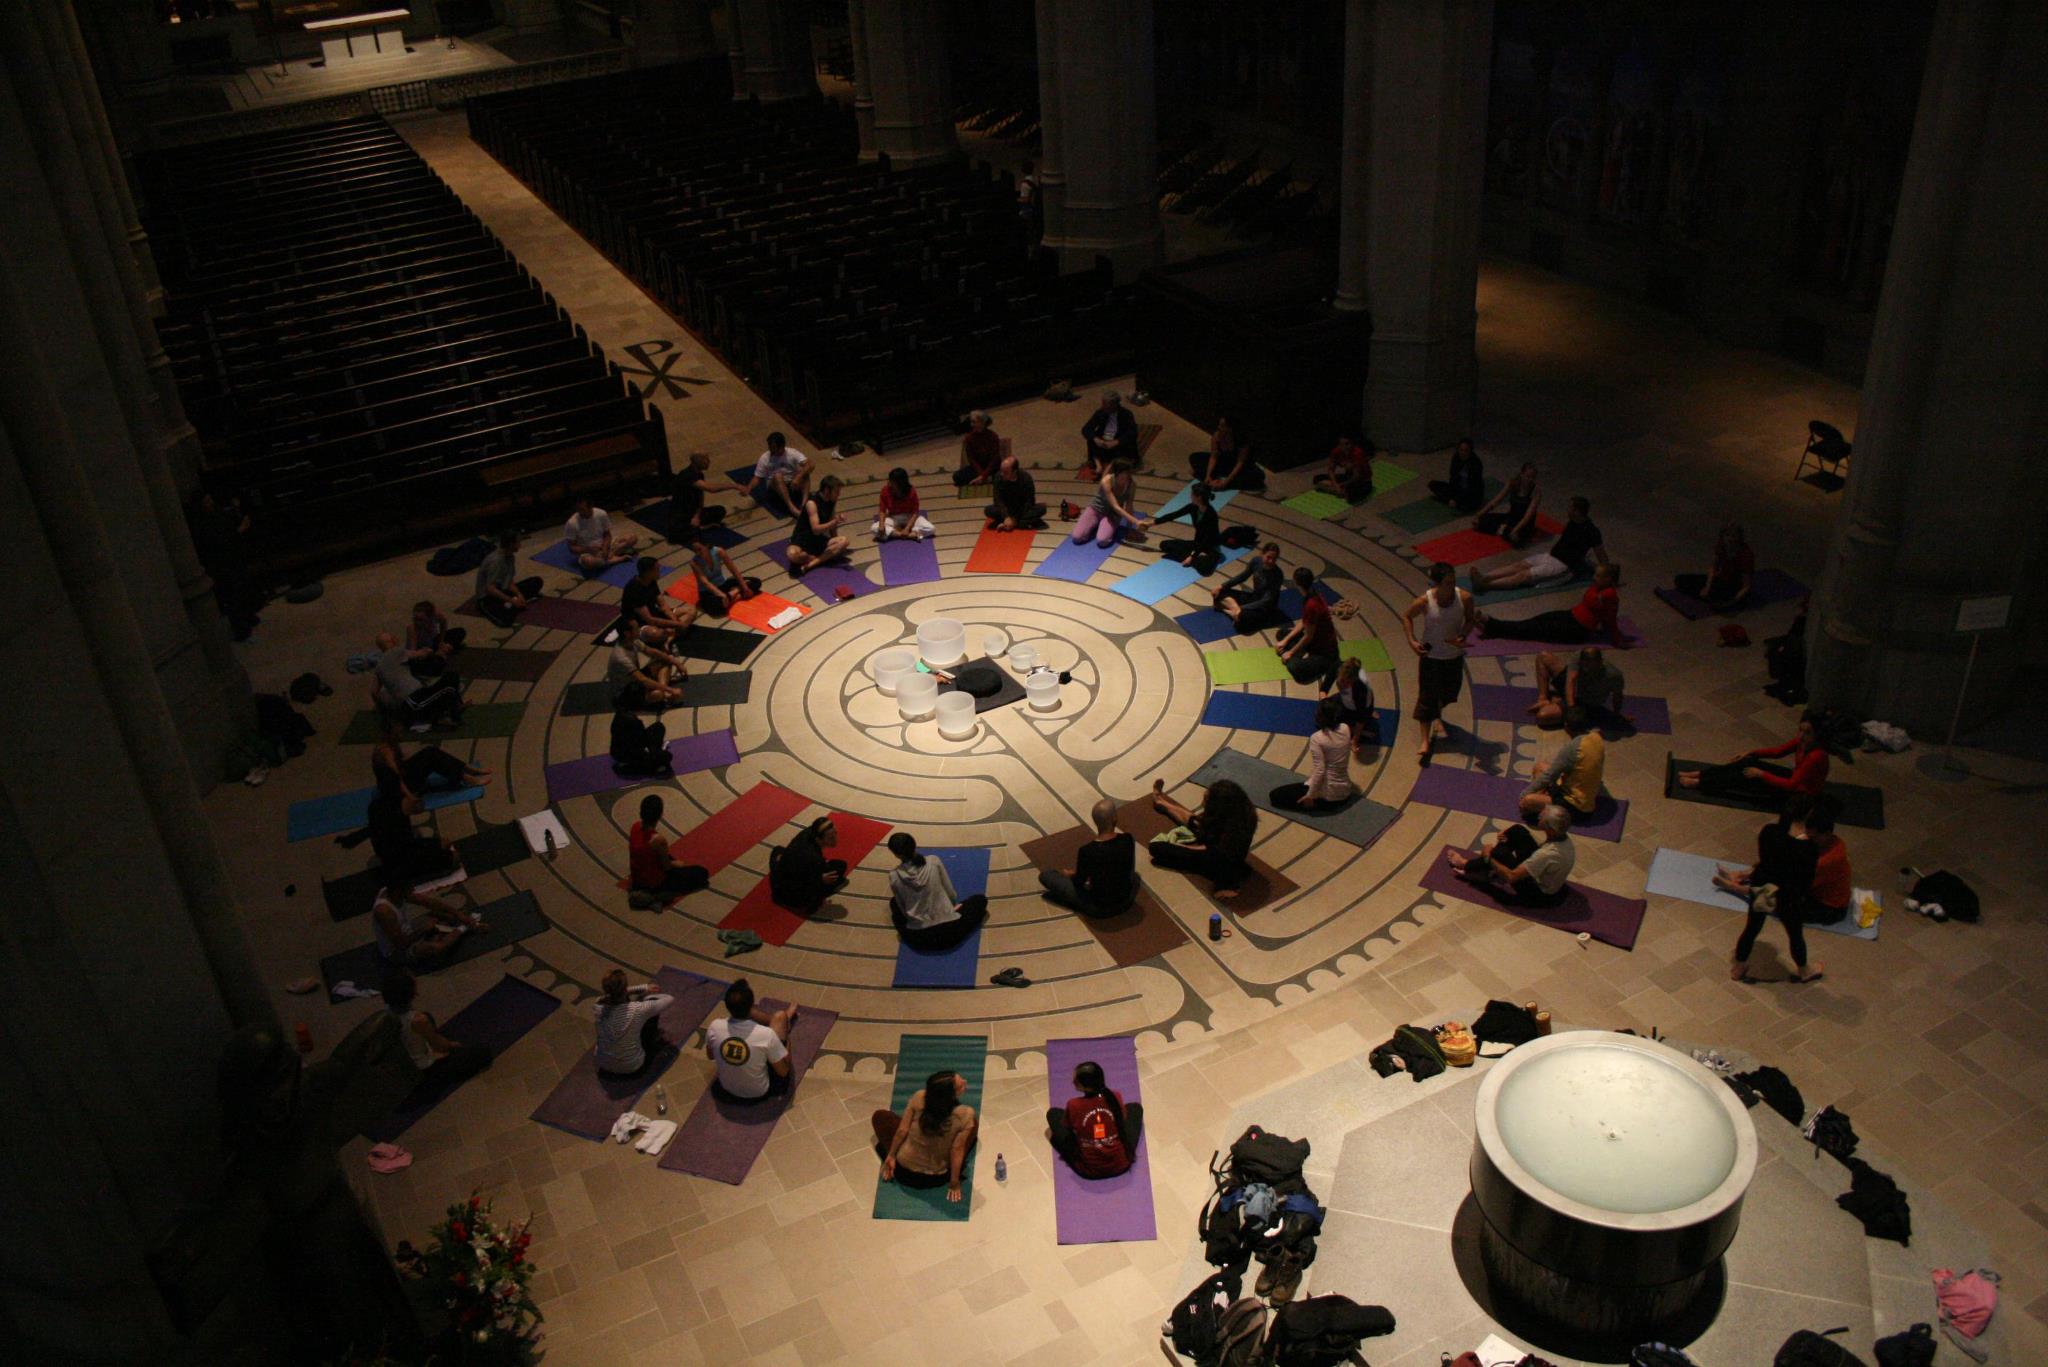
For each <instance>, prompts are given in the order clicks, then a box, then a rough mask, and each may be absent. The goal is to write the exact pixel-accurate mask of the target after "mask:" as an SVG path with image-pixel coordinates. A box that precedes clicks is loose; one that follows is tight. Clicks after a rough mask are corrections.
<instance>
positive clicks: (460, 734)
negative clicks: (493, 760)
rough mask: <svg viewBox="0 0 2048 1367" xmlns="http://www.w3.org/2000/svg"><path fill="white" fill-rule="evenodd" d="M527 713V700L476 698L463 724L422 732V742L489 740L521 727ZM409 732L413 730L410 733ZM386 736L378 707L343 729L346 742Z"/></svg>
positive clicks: (368, 741) (374, 740) (365, 742)
mask: <svg viewBox="0 0 2048 1367" xmlns="http://www.w3.org/2000/svg"><path fill="white" fill-rule="evenodd" d="M525 714H526V704H525V703H523V702H473V703H471V704H470V705H469V706H467V707H465V708H463V709H462V724H461V725H460V726H455V727H451V728H449V729H447V730H445V731H444V730H442V729H440V728H439V727H436V728H435V729H433V730H432V731H422V732H419V733H418V736H419V744H421V745H434V744H439V743H440V742H441V741H444V740H486V739H490V738H493V737H499V736H509V735H511V734H512V733H513V732H514V731H517V730H518V729H519V719H520V718H521V717H522V716H524V715H525ZM406 734H407V735H408V736H411V735H413V733H412V732H410V731H408V732H407V733H406ZM382 739H384V719H383V718H382V717H381V716H379V715H378V713H377V711H376V709H374V708H365V709H364V710H363V711H361V712H358V713H356V714H355V716H353V717H351V718H349V723H348V726H347V727H346V728H345V729H344V730H343V731H342V733H341V740H340V741H339V742H338V743H339V744H342V745H375V744H376V743H377V742H378V741H380V740H382Z"/></svg>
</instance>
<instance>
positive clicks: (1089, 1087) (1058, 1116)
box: [1045, 1062, 1145, 1178]
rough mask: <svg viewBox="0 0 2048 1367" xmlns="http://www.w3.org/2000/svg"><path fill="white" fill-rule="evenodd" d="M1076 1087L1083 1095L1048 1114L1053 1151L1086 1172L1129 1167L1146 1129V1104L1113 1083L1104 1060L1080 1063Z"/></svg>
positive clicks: (1111, 1172)
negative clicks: (1128, 1097)
mask: <svg viewBox="0 0 2048 1367" xmlns="http://www.w3.org/2000/svg"><path fill="white" fill-rule="evenodd" d="M1074 1090H1075V1091H1076V1092H1078V1093H1079V1094H1080V1095H1078V1096H1075V1097H1071V1098H1069V1099H1068V1101H1067V1103H1066V1105H1064V1106H1054V1107H1052V1108H1050V1109H1049V1110H1047V1111H1046V1113H1045V1134H1046V1138H1048V1139H1050V1140H1051V1141H1052V1147H1053V1152H1054V1153H1057V1154H1058V1155H1059V1156H1060V1157H1061V1158H1064V1159H1065V1160H1066V1161H1067V1166H1068V1167H1070V1168H1072V1169H1073V1170H1074V1171H1075V1172H1077V1173H1079V1174H1080V1175H1081V1176H1083V1177H1087V1178H1103V1177H1115V1176H1117V1175H1118V1174H1119V1173H1125V1172H1129V1171H1130V1170H1131V1164H1132V1163H1133V1162H1134V1161H1135V1160H1136V1158H1137V1154H1138V1140H1139V1138H1140V1137H1141V1136H1142V1135H1143V1134H1144V1132H1145V1108H1144V1107H1143V1106H1141V1105H1139V1104H1138V1103H1137V1102H1135V1101H1129V1102H1127V1101H1125V1100H1124V1098H1123V1094H1122V1093H1120V1092H1118V1091H1116V1090H1115V1089H1113V1088H1112V1087H1110V1085H1109V1081H1108V1079H1107V1078H1105V1077H1104V1076H1103V1074H1102V1065H1101V1064H1099V1063H1094V1062H1089V1063H1081V1064H1077V1065H1075V1067H1074Z"/></svg>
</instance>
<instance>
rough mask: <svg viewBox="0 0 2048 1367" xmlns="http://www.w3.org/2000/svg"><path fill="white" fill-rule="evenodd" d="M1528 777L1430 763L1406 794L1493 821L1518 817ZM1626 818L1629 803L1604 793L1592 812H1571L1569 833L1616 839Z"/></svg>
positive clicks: (1410, 799) (1517, 818)
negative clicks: (1586, 813) (1587, 814)
mask: <svg viewBox="0 0 2048 1367" xmlns="http://www.w3.org/2000/svg"><path fill="white" fill-rule="evenodd" d="M1527 791H1529V781H1528V780H1527V779H1524V778H1509V777H1506V776H1504V775H1500V774H1482V773H1480V772H1479V771H1478V770H1477V769H1451V768H1447V767H1445V766H1444V765H1441V764H1432V765H1431V766H1429V768H1427V769H1424V770H1423V771H1422V772H1421V773H1420V774H1418V775H1417V776H1416V779H1415V787H1414V789H1413V791H1411V792H1410V793H1409V794H1408V801H1410V802H1424V803H1427V804H1429V805H1430V806H1432V807H1448V808H1450V809H1451V810H1452V811H1454V812H1470V813H1472V814H1473V815H1474V816H1490V817H1492V818H1493V819H1494V820H1496V821H1520V820H1521V819H1522V816H1521V801H1522V794H1523V793H1526V792H1527ZM1627 821H1628V804H1627V803H1626V802H1616V801H1615V800H1614V799H1613V798H1612V797H1609V796H1608V795H1607V794H1606V793H1602V794H1601V795H1600V800H1599V801H1598V802H1596V803H1595V804H1594V805H1593V815H1592V816H1590V817H1586V816H1581V815H1580V814H1579V813H1577V812H1574V813H1572V834H1573V835H1574V836H1584V837H1586V839H1588V840H1619V839H1621V828H1622V826H1623V825H1624V824H1625V823H1626V822H1627Z"/></svg>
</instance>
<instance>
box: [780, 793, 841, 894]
mask: <svg viewBox="0 0 2048 1367" xmlns="http://www.w3.org/2000/svg"><path fill="white" fill-rule="evenodd" d="M838 843H839V828H838V827H836V826H834V825H833V824H832V818H831V817H829V816H821V817H819V818H818V819H817V820H816V821H813V822H812V823H811V824H810V825H808V826H806V827H804V828H803V829H802V830H800V831H798V832H797V833H796V835H795V836H793V837H792V838H791V839H790V842H789V844H788V845H787V846H785V847H783V848H782V849H776V850H770V851H769V852H768V892H769V895H770V896H772V897H773V898H774V899H775V904H776V905H777V906H779V907H782V908H784V909H785V910H788V911H797V912H803V913H805V914H806V915H808V914H809V913H811V912H813V911H816V910H817V909H818V908H819V907H820V906H822V905H823V904H824V901H825V899H826V898H827V897H830V896H831V895H832V894H833V893H835V892H837V891H839V890H840V889H841V888H843V887H845V886H846V861H845V860H843V859H828V858H826V857H825V851H826V850H829V849H831V848H832V847H833V846H835V845H837V844H838Z"/></svg>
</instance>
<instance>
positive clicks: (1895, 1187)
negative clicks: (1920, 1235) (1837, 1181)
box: [1835, 1158, 1913, 1245]
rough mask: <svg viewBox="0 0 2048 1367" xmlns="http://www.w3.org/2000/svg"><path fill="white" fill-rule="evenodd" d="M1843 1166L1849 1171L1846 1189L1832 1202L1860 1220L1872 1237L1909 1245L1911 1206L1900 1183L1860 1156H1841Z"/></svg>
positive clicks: (1911, 1227)
mask: <svg viewBox="0 0 2048 1367" xmlns="http://www.w3.org/2000/svg"><path fill="white" fill-rule="evenodd" d="M1842 1166H1843V1167H1845V1168H1847V1169H1848V1170H1849V1189H1848V1190H1847V1191H1845V1192H1843V1193H1842V1194H1841V1195H1840V1196H1837V1197H1836V1198H1835V1204H1836V1205H1838V1206H1840V1207H1841V1208H1842V1209H1843V1210H1846V1211H1848V1212H1849V1213H1850V1214H1851V1215H1853V1216H1855V1217H1856V1218H1857V1219H1859V1220H1861V1221H1862V1222H1863V1232H1864V1233H1865V1234H1868V1235H1869V1236H1870V1237H1871V1238H1873V1239H1890V1240H1891V1241H1892V1242H1893V1243H1896V1244H1900V1245H1911V1243H1912V1242H1913V1208H1912V1206H1911V1205H1909V1204H1908V1203H1907V1201H1906V1193H1904V1192H1903V1191H1900V1190H1899V1184H1898V1183H1897V1182H1894V1181H1893V1180H1892V1179H1891V1178H1889V1177H1887V1176H1886V1175H1885V1174H1883V1173H1881V1172H1879V1171H1878V1170H1877V1169H1876V1168H1873V1167H1871V1166H1870V1164H1868V1163H1866V1162H1864V1161H1863V1160H1862V1159H1860V1158H1844V1159H1843V1160H1842Z"/></svg>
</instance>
